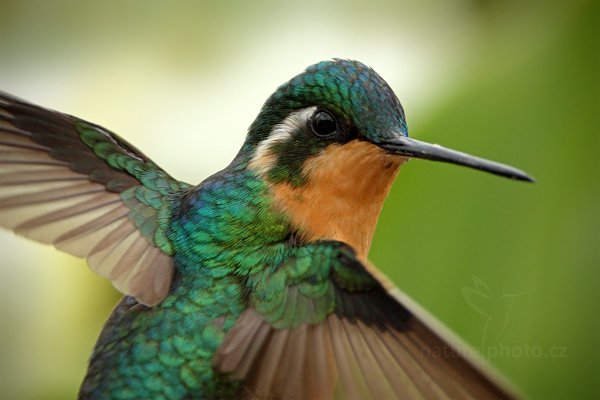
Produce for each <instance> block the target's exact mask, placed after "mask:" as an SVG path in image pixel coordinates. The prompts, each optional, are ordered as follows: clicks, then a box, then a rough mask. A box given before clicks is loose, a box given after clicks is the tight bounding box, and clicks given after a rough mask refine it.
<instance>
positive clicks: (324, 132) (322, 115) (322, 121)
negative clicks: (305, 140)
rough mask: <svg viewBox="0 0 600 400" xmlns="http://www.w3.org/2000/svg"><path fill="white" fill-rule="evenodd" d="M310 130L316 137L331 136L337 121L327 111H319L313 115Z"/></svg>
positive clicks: (335, 128)
mask: <svg viewBox="0 0 600 400" xmlns="http://www.w3.org/2000/svg"><path fill="white" fill-rule="evenodd" d="M312 130H313V132H314V133H315V135H317V136H323V137H326V136H331V135H332V134H334V133H335V131H336V130H337V121H336V120H335V117H334V116H333V115H331V113H330V112H329V111H325V110H319V111H317V112H316V113H315V115H313V118H312Z"/></svg>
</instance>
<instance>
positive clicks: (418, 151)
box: [378, 136, 535, 182]
mask: <svg viewBox="0 0 600 400" xmlns="http://www.w3.org/2000/svg"><path fill="white" fill-rule="evenodd" d="M378 146H379V147H381V148H383V149H385V150H387V151H389V152H390V153H393V154H397V155H402V156H407V157H415V158H424V159H426V160H433V161H442V162H447V163H451V164H457V165H464V166H465V167H471V168H475V169H479V170H481V171H486V172H490V173H492V174H496V175H500V176H504V177H507V178H511V179H517V180H520V181H527V182H534V181H535V180H534V179H533V178H532V177H530V176H529V175H527V174H526V173H525V172H523V171H521V170H520V169H517V168H513V167H511V166H508V165H505V164H500V163H497V162H494V161H488V160H485V159H483V158H479V157H475V156H471V155H469V154H466V153H461V152H460V151H455V150H450V149H446V148H444V147H442V146H439V145H437V144H429V143H425V142H421V141H419V140H415V139H411V138H408V137H406V136H396V137H394V138H393V139H389V140H387V141H385V142H383V143H379V144H378Z"/></svg>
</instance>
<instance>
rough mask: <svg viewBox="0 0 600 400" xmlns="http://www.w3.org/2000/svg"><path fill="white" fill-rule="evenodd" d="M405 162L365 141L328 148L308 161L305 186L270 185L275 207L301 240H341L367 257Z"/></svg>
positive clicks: (251, 165) (359, 254) (304, 168)
mask: <svg viewBox="0 0 600 400" xmlns="http://www.w3.org/2000/svg"><path fill="white" fill-rule="evenodd" d="M405 160H406V159H404V158H401V157H397V156H391V155H388V154H387V153H385V152H384V151H383V150H381V149H380V148H379V147H377V146H375V145H373V144H371V143H368V142H365V141H359V140H354V141H352V142H350V143H346V144H344V145H332V146H329V147H328V148H326V149H325V150H324V151H323V152H321V153H320V154H318V155H317V156H315V157H312V158H311V159H309V160H307V161H306V162H305V164H304V166H303V171H302V172H303V174H304V176H305V177H306V179H305V180H304V183H303V184H302V185H299V186H295V185H293V184H291V183H288V182H284V183H275V184H269V186H270V190H271V195H272V198H273V207H274V209H275V210H276V212H279V213H282V214H283V215H284V216H285V217H286V218H288V219H289V220H290V225H291V227H292V228H293V229H294V230H295V231H297V232H298V234H299V237H300V239H301V240H302V241H307V242H311V241H315V240H338V241H342V242H344V243H347V244H349V245H350V246H352V247H353V248H354V249H355V250H356V252H357V255H358V256H359V257H360V258H362V259H366V257H367V255H368V252H369V249H370V247H371V241H372V238H373V234H374V233H375V227H376V225H377V220H378V218H379V214H380V212H381V208H382V206H383V202H384V200H385V198H386V197H387V194H388V192H389V190H390V187H391V185H392V183H393V181H394V179H395V177H396V175H397V173H398V170H399V167H400V165H401V164H402V163H403V162H404V161H405ZM254 161H255V162H256V160H254ZM253 166H255V164H253V162H251V163H250V165H249V167H250V168H253Z"/></svg>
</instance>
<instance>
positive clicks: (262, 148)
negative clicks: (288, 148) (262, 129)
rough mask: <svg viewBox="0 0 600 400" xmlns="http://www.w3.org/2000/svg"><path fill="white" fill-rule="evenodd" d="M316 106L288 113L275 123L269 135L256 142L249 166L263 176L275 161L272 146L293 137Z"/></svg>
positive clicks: (304, 124) (302, 127) (275, 157)
mask: <svg viewBox="0 0 600 400" xmlns="http://www.w3.org/2000/svg"><path fill="white" fill-rule="evenodd" d="M316 109H317V107H308V108H303V109H301V110H298V111H294V112H292V113H290V115H288V116H287V117H286V118H285V119H284V120H283V121H281V122H280V123H278V124H276V125H275V126H274V127H273V129H272V130H271V133H270V134H269V137H267V138H266V139H265V140H263V141H262V142H260V143H259V144H258V147H257V148H256V151H255V152H254V156H253V157H252V160H251V161H250V163H249V167H250V168H251V169H253V170H254V171H256V173H258V175H260V176H263V177H264V176H265V175H267V174H268V172H269V170H271V168H273V167H274V166H275V164H276V163H277V154H275V153H274V152H273V146H274V145H275V144H278V143H282V142H286V141H288V140H290V139H291V138H293V137H294V133H296V132H298V131H299V130H301V129H304V128H305V127H306V123H307V121H308V119H309V118H310V117H312V115H313V114H314V112H315V110H316Z"/></svg>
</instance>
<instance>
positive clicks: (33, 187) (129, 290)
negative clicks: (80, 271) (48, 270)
mask: <svg viewBox="0 0 600 400" xmlns="http://www.w3.org/2000/svg"><path fill="white" fill-rule="evenodd" d="M98 129H99V132H100V133H101V134H103V135H105V140H106V141H107V142H110V143H111V144H113V145H114V146H115V148H116V149H118V151H120V152H121V154H124V155H126V156H127V157H130V158H132V159H135V160H140V161H143V162H146V161H149V160H148V158H147V157H146V156H144V155H143V154H142V153H141V152H139V151H138V150H136V149H135V148H134V147H133V146H131V145H129V144H128V143H126V142H125V141H123V140H122V139H120V138H119V137H117V136H116V135H114V134H112V133H110V132H108V131H106V130H103V129H102V128H99V127H98ZM140 185H141V183H140V181H139V180H138V179H137V178H136V177H134V176H132V175H130V174H129V173H127V172H126V171H124V170H119V169H115V168H112V167H111V166H110V165H109V164H108V163H107V162H105V161H104V160H103V159H101V158H100V157H98V156H97V155H96V154H95V153H94V152H93V151H92V149H91V148H90V147H88V146H87V145H86V144H85V143H84V142H83V141H82V140H81V138H80V134H79V132H77V130H76V129H75V122H74V119H73V117H71V116H68V115H65V114H61V113H57V112H53V111H50V110H46V109H43V108H41V107H37V106H34V105H32V104H28V103H26V102H23V101H21V100H18V99H16V98H14V97H12V96H9V95H6V94H2V93H0V226H2V227H5V228H8V229H12V230H14V231H15V232H16V233H17V234H19V235H23V236H26V237H29V238H31V239H34V240H37V241H39V242H42V243H48V244H53V245H54V246H56V247H57V248H59V249H61V250H64V251H66V252H68V253H71V254H73V255H75V256H78V257H84V258H87V260H88V263H89V265H90V267H91V268H92V269H93V270H94V271H96V272H97V273H99V274H100V275H102V276H105V277H107V278H109V279H110V280H111V281H112V282H113V284H114V285H115V287H117V289H119V290H120V291H122V292H123V293H125V294H129V295H132V296H134V297H136V298H137V299H138V301H140V302H142V303H144V304H147V305H154V304H157V303H158V302H160V301H161V300H162V299H163V298H164V297H165V296H166V294H167V293H168V289H169V286H170V281H171V276H172V273H173V272H172V271H173V261H172V258H171V257H170V256H168V255H167V254H165V253H163V252H161V251H160V250H158V249H157V247H156V246H155V245H154V243H153V242H152V240H150V239H148V238H147V237H146V236H143V235H142V233H141V232H140V231H139V230H138V229H137V228H136V226H135V224H134V223H133V222H132V221H131V220H130V218H128V214H129V213H130V211H131V210H130V208H128V206H127V205H126V204H125V203H124V202H123V200H122V199H121V197H120V193H121V192H123V191H124V190H127V189H129V188H131V187H135V186H140Z"/></svg>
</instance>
